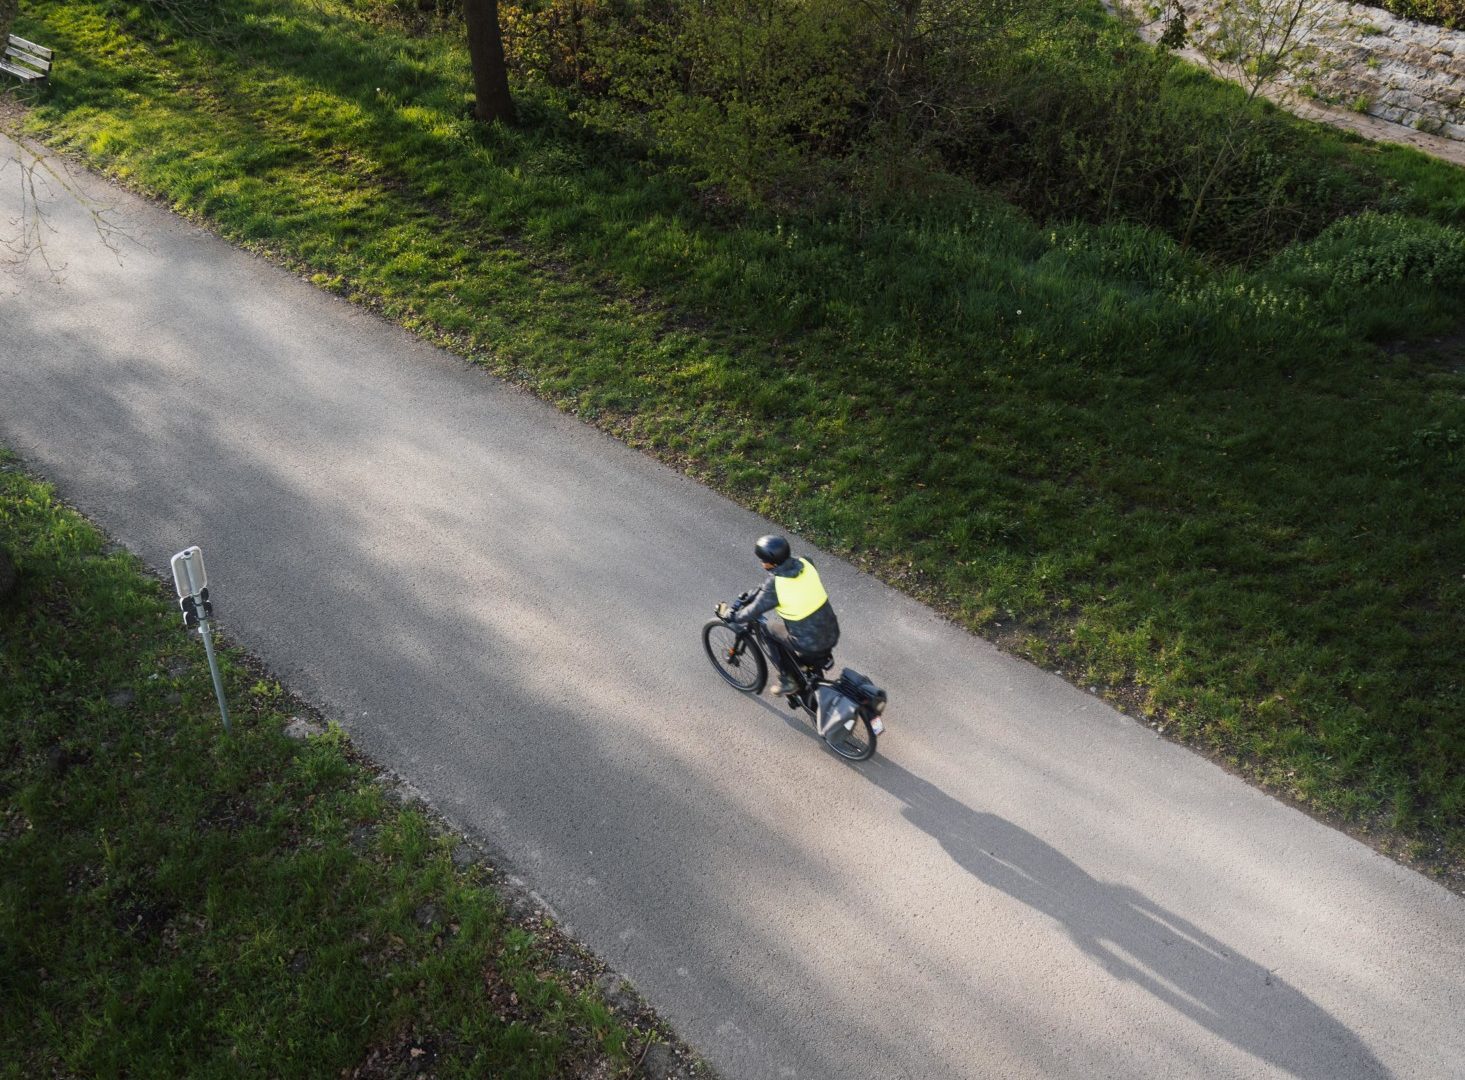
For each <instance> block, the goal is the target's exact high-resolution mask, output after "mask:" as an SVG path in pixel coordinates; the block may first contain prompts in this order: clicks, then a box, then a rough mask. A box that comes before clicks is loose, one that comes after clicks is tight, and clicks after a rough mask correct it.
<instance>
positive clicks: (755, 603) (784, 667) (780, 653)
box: [736, 536, 839, 695]
mask: <svg viewBox="0 0 1465 1080" xmlns="http://www.w3.org/2000/svg"><path fill="white" fill-rule="evenodd" d="M753 553H754V554H755V555H757V556H758V561H759V562H761V563H762V564H763V569H764V570H767V571H768V580H766V581H765V582H763V587H762V588H761V589H759V590H758V592H757V594H756V595H754V597H753V599H752V600H751V601H749V602H748V604H747V605H746V606H745V607H744V608H743V609H742V610H741V611H739V612H738V614H737V618H736V621H737V622H739V623H742V624H744V625H746V624H748V623H751V622H752V621H753V620H754V619H757V618H761V617H762V616H763V615H764V614H765V613H766V612H768V611H774V612H776V613H777V615H778V617H779V619H781V620H782V621H781V622H780V623H777V624H775V623H766V624H765V625H766V627H767V630H768V635H769V637H771V638H773V639H774V640H776V641H777V642H778V643H779V644H780V645H781V646H783V647H782V648H778V649H774V650H773V653H774V657H773V659H774V661H775V662H776V663H777V664H778V686H777V687H775V688H774V690H773V693H774V694H775V695H782V694H790V693H793V691H795V690H797V689H798V688H799V675H798V668H797V667H796V666H795V665H796V664H797V663H798V661H799V660H810V659H815V658H817V657H820V656H823V655H825V654H826V653H829V652H832V651H833V650H834V646H835V645H836V644H838V642H839V620H838V619H836V618H835V617H834V606H833V605H832V604H830V602H829V594H828V593H827V592H825V591H824V584H823V582H821V581H820V580H819V571H817V570H815V569H814V564H813V563H812V562H810V561H809V560H808V559H796V558H794V557H793V552H792V551H791V550H790V548H789V546H788V541H787V540H785V539H784V538H783V537H781V536H765V537H762V538H761V539H760V540H759V541H758V542H757V543H756V544H755V545H753Z"/></svg>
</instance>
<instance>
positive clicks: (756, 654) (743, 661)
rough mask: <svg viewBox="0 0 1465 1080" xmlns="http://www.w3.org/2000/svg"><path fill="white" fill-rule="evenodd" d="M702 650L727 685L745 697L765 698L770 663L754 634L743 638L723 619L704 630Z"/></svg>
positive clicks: (711, 623) (745, 635)
mask: <svg viewBox="0 0 1465 1080" xmlns="http://www.w3.org/2000/svg"><path fill="white" fill-rule="evenodd" d="M702 647H703V648H704V649H706V650H707V659H709V660H711V661H712V666H713V667H714V668H715V669H716V670H717V673H718V674H719V675H721V676H722V679H723V681H724V682H725V683H727V684H728V685H729V686H731V687H732V688H733V689H734V690H741V691H742V692H743V693H745V694H761V693H762V692H763V687H764V686H765V685H766V684H767V682H768V661H767V660H765V659H764V658H763V650H762V649H760V648H758V644H757V642H755V641H754V640H753V638H752V635H750V634H740V633H738V632H737V631H736V630H734V629H733V628H732V627H731V626H729V625H728V624H727V623H725V622H723V621H722V620H721V619H713V620H712V621H711V622H710V623H708V624H707V625H706V626H704V627H702Z"/></svg>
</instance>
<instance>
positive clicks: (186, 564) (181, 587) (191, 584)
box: [173, 544, 209, 600]
mask: <svg viewBox="0 0 1465 1080" xmlns="http://www.w3.org/2000/svg"><path fill="white" fill-rule="evenodd" d="M173 584H174V585H175V586H177V588H178V599H180V600H182V599H183V598H184V597H185V596H197V595H198V594H199V593H201V592H203V591H204V590H205V589H207V588H208V587H209V574H208V571H207V570H205V569H204V568H203V549H202V548H200V547H199V546H198V545H196V544H195V545H194V546H193V547H189V548H184V549H183V550H182V551H180V552H179V553H178V554H177V555H174V556H173Z"/></svg>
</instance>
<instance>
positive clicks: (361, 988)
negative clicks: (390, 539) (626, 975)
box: [0, 454, 647, 1077]
mask: <svg viewBox="0 0 1465 1080" xmlns="http://www.w3.org/2000/svg"><path fill="white" fill-rule="evenodd" d="M0 547H3V548H5V549H6V550H7V551H9V552H10V553H11V555H12V557H13V558H14V561H15V563H16V565H17V567H18V569H19V573H20V582H19V586H18V590H17V592H16V593H15V594H13V595H12V596H10V597H7V598H4V599H0V1062H3V1063H4V1064H3V1067H0V1072H4V1073H5V1074H6V1075H13V1076H51V1075H85V1076H122V1075H127V1076H188V1077H207V1076H226V1075H227V1076H238V1075H241V1074H243V1075H261V1076H323V1075H366V1076H387V1075H409V1074H410V1073H413V1072H415V1069H416V1067H419V1066H431V1067H432V1070H433V1075H437V1076H444V1077H447V1076H464V1075H478V1076H483V1075H491V1076H506V1077H507V1076H513V1077H553V1076H565V1075H585V1074H588V1073H592V1072H596V1070H600V1071H599V1072H598V1073H597V1074H598V1075H603V1076H607V1077H609V1076H613V1075H624V1074H626V1073H628V1072H629V1071H630V1067H631V1065H632V1063H633V1061H634V1058H633V1057H632V1056H631V1055H632V1052H633V1051H632V1047H633V1046H640V1045H644V1042H645V1039H646V1037H647V1036H646V1035H645V1034H644V1033H642V1032H640V1031H637V1030H635V1029H634V1028H632V1027H629V1026H628V1025H627V1024H626V1023H624V1022H623V1021H622V1020H620V1019H618V1018H616V1017H614V1016H613V1015H612V1014H610V1013H609V1012H608V1010H607V1009H606V1007H605V1005H604V1003H603V1002H602V1001H601V1000H600V999H599V997H598V996H597V995H596V994H595V993H594V992H593V991H592V990H591V989H590V987H589V976H588V975H586V974H584V973H583V972H577V971H576V969H577V968H578V967H581V966H584V965H582V964H581V960H580V958H579V957H578V956H570V957H569V958H568V959H570V960H572V961H574V963H573V964H571V965H564V964H557V961H558V960H563V959H565V957H563V956H558V957H557V955H556V950H557V949H563V948H564V947H565V946H564V944H563V943H562V942H558V941H556V939H554V937H553V936H552V935H550V934H547V933H543V934H542V933H536V932H532V931H533V929H534V928H533V927H532V926H529V925H527V924H526V923H525V922H524V921H523V920H522V919H516V918H515V917H514V916H513V915H512V914H511V913H510V912H509V911H508V910H507V909H506V907H505V905H504V903H503V902H502V901H501V900H500V898H499V896H498V895H497V894H496V893H495V891H494V889H493V888H492V887H491V885H490V884H489V881H488V873H489V870H488V868H487V867H486V866H483V865H479V866H477V867H476V868H474V869H470V870H468V871H459V870H457V869H456V868H455V865H454V862H453V860H452V857H451V855H452V840H451V838H450V837H449V836H448V835H446V834H445V833H444V832H443V830H442V829H440V828H439V827H437V826H435V825H434V824H433V823H432V822H431V821H430V820H429V819H428V818H427V817H426V816H425V815H424V813H423V812H422V811H420V810H418V809H415V808H411V807H403V806H402V805H400V804H399V803H398V802H397V801H395V800H394V799H392V798H391V797H390V796H389V794H388V792H387V789H386V788H385V787H384V786H383V784H382V783H381V782H380V780H379V778H378V777H376V776H375V775H374V773H373V772H372V770H370V769H369V768H367V767H365V765H364V764H363V763H361V762H359V761H358V760H357V759H355V758H354V756H353V755H352V753H351V751H350V748H349V746H348V745H347V743H346V741H345V739H344V737H343V736H342V735H341V733H340V730H339V729H338V728H335V727H332V728H330V729H329V730H328V731H327V732H326V734H323V735H317V736H314V737H311V738H309V739H306V740H305V741H303V742H296V741H294V740H291V739H289V738H286V737H285V736H284V735H283V734H282V727H283V725H284V723H285V722H286V720H287V719H288V718H289V716H290V714H291V712H292V711H294V710H297V709H298V708H299V705H298V704H292V703H291V702H290V701H289V700H288V699H287V698H286V696H285V695H284V694H283V692H282V691H281V689H280V687H279V686H278V685H277V684H276V683H275V682H274V681H273V680H271V679H270V678H269V676H268V675H267V674H264V673H262V672H259V671H257V670H255V669H254V668H253V667H252V665H251V664H250V663H248V661H247V660H246V659H245V658H243V657H241V656H240V655H239V654H238V653H236V652H233V651H231V650H229V649H223V650H221V652H220V655H221V660H222V665H223V671H224V676H225V683H226V687H227V693H228V697H229V700H230V703H231V714H232V720H233V735H232V737H228V736H225V734H224V733H223V729H222V725H221V724H220V721H219V717H218V712H217V707H216V705H215V702H214V695H213V688H212V682H211V679H210V676H209V672H208V665H207V663H206V661H205V660H204V659H203V651H202V648H201V647H200V646H199V644H198V642H197V641H191V640H189V639H188V637H186V636H185V634H184V633H183V631H182V628H181V626H180V624H179V622H178V612H177V609H176V606H175V605H173V604H171V603H169V602H168V599H167V598H166V597H165V596H164V595H163V591H162V589H161V588H160V587H159V585H158V583H157V582H156V581H153V580H151V579H149V578H146V577H144V576H143V574H142V573H141V572H140V568H139V566H138V564H137V562H136V560H135V559H133V558H132V557H131V556H128V555H124V554H120V553H109V549H108V548H107V547H106V546H104V540H103V537H102V536H100V535H99V534H98V533H97V532H96V530H95V529H93V528H92V527H91V526H90V525H89V524H88V523H86V522H85V521H84V520H83V519H82V518H80V517H79V515H77V514H76V513H74V512H72V511H69V510H67V509H65V508H64V507H62V506H61V505H59V504H58V503H57V501H56V498H55V495H54V493H53V492H52V491H51V489H50V488H49V487H47V486H46V485H44V484H42V483H39V482H37V481H35V480H32V479H30V478H28V477H27V476H26V475H24V474H23V473H21V472H20V471H18V470H17V469H15V468H14V467H13V465H12V464H10V463H9V461H8V460H7V459H5V458H4V456H3V454H0ZM358 1068H359V1069H361V1070H362V1071H361V1072H360V1073H353V1072H351V1070H353V1069H358Z"/></svg>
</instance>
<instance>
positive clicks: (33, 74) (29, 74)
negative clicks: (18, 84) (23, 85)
mask: <svg viewBox="0 0 1465 1080" xmlns="http://www.w3.org/2000/svg"><path fill="white" fill-rule="evenodd" d="M0 71H5V72H9V73H10V74H11V75H15V76H17V77H18V78H21V79H24V80H25V81H26V82H34V81H35V80H37V79H39V78H42V77H43V76H42V75H41V73H40V72H39V71H30V70H28V69H27V68H22V67H16V66H15V65H14V64H7V63H6V62H5V61H4V60H0Z"/></svg>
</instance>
